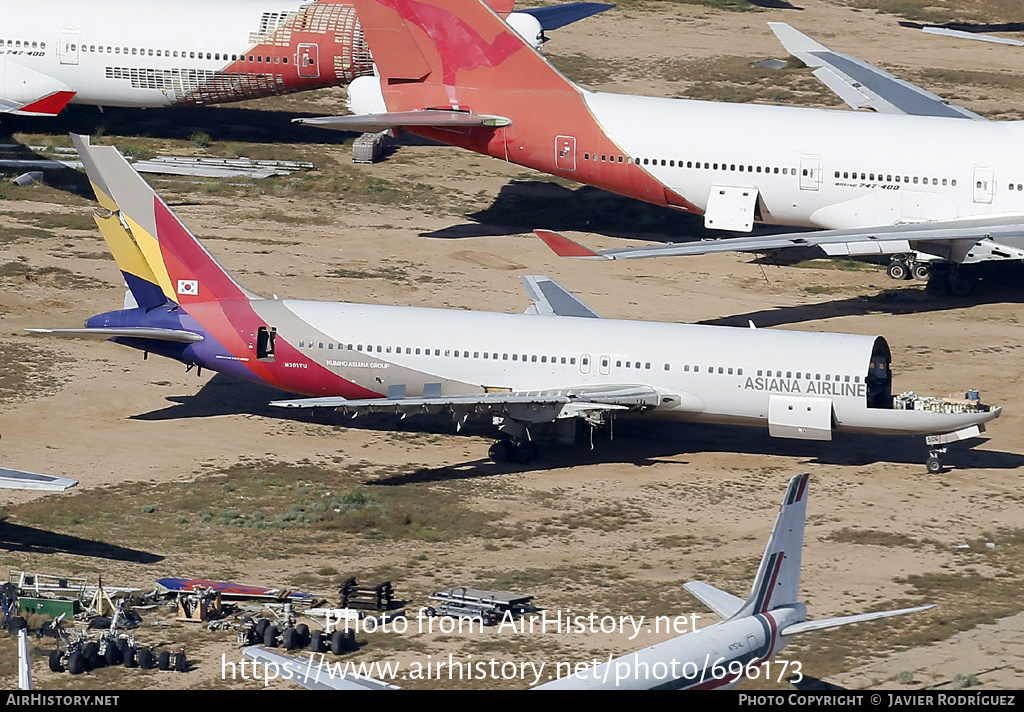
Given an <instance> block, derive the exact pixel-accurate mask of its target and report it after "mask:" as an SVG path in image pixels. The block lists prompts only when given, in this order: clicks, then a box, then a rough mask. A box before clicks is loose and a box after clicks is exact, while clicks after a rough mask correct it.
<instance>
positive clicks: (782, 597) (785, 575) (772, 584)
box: [733, 474, 810, 618]
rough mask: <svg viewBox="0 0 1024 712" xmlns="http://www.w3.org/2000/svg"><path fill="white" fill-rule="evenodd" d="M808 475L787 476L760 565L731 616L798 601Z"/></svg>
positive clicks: (770, 608)
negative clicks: (748, 593)
mask: <svg viewBox="0 0 1024 712" xmlns="http://www.w3.org/2000/svg"><path fill="white" fill-rule="evenodd" d="M809 479H810V475H806V474H805V475H797V476H796V477H794V478H793V479H792V480H790V482H789V488H788V489H787V490H786V498H785V499H784V500H783V501H782V508H781V509H780V510H779V516H778V517H777V518H776V520H775V528H774V529H772V535H771V538H770V539H769V540H768V546H767V547H766V548H765V550H764V556H763V557H762V559H761V565H760V566H759V567H758V569H757V577H756V578H755V579H754V585H753V587H751V589H750V597H749V598H748V599H747V601H746V603H744V604H743V607H742V608H740V610H739V611H737V612H736V614H735V615H734V616H733V617H734V618H740V617H743V616H754V615H757V614H759V613H766V612H768V611H771V610H773V609H775V608H779V607H781V606H789V605H792V604H794V603H797V602H799V594H800V590H799V589H800V565H801V554H802V553H803V550H804V525H805V522H806V520H807V481H808V480H809Z"/></svg>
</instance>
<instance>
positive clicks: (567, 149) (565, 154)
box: [555, 136, 576, 171]
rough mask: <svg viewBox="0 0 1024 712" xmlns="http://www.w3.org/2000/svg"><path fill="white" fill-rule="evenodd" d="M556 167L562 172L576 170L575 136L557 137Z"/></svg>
mask: <svg viewBox="0 0 1024 712" xmlns="http://www.w3.org/2000/svg"><path fill="white" fill-rule="evenodd" d="M555 167H556V168H558V170H560V171H574V170H576V137H575V136H555Z"/></svg>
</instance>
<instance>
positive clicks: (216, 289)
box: [72, 135, 256, 307]
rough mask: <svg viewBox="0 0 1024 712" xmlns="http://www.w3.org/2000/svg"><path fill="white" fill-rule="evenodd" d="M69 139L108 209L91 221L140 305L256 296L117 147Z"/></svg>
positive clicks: (102, 203) (86, 138) (76, 138)
mask: <svg viewBox="0 0 1024 712" xmlns="http://www.w3.org/2000/svg"><path fill="white" fill-rule="evenodd" d="M72 140H73V141H74V144H75V148H76V149H78V153H79V155H80V156H81V157H82V163H83V164H84V166H85V170H86V173H87V174H88V175H89V181H90V182H91V183H92V185H93V188H94V190H95V191H96V195H97V198H98V199H99V201H100V204H101V205H102V206H103V207H104V208H106V209H107V210H109V211H111V213H112V214H111V215H110V216H108V217H97V220H96V222H97V224H98V225H99V226H100V230H101V231H102V232H103V236H104V238H106V240H107V243H108V245H110V248H111V251H112V253H113V255H114V258H115V259H116V260H117V263H118V266H119V267H120V268H121V271H122V273H124V274H125V279H126V281H127V282H128V286H129V288H130V289H131V290H132V294H133V295H134V296H135V299H136V301H137V302H138V304H139V306H140V307H146V306H155V304H154V302H157V300H159V303H164V302H165V301H167V300H169V301H171V302H174V303H176V304H181V305H183V306H184V305H187V304H192V303H195V302H209V301H219V300H223V299H251V298H255V297H256V295H254V294H252V293H251V292H249V291H247V290H246V289H244V288H243V287H242V286H241V285H239V284H238V283H237V282H235V280H234V279H233V278H232V277H231V276H230V275H229V274H228V273H227V271H226V270H225V269H224V268H223V267H221V266H220V264H219V263H218V262H217V261H216V260H215V259H214V258H213V256H212V255H210V253H209V252H207V251H206V248H204V247H203V246H202V245H201V244H200V243H199V241H198V240H197V239H196V236H195V235H193V234H192V232H191V231H190V230H189V229H188V228H187V227H185V224H184V223H183V222H182V221H181V220H180V219H179V218H178V216H177V215H175V214H174V213H173V212H172V211H171V209H170V208H169V207H168V206H167V204H166V203H165V202H164V201H163V199H162V198H161V197H160V196H159V195H157V194H156V192H155V191H154V190H153V189H152V188H151V187H150V186H149V184H148V183H146V181H145V180H143V178H142V176H140V175H139V174H138V173H137V172H136V171H135V169H134V168H132V166H131V165H130V164H129V163H128V161H127V160H125V158H124V156H122V155H121V154H120V153H119V152H118V150H117V149H116V148H114V147H113V146H93V145H91V143H90V141H89V137H87V136H77V135H73V136H72ZM154 285H155V287H157V288H158V289H159V293H157V291H156V289H153V286H154ZM161 295H162V297H163V299H161V298H160V296H161Z"/></svg>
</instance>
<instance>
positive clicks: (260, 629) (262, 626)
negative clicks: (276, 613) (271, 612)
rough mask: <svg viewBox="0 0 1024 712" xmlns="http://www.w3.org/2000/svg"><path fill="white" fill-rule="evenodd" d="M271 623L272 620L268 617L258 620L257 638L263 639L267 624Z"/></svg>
mask: <svg viewBox="0 0 1024 712" xmlns="http://www.w3.org/2000/svg"><path fill="white" fill-rule="evenodd" d="M269 625H270V621H268V620H267V619H266V618H260V619H259V620H258V621H256V640H263V634H264V633H265V632H266V630H267V626H269Z"/></svg>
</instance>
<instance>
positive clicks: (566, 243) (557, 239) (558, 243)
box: [533, 230, 614, 259]
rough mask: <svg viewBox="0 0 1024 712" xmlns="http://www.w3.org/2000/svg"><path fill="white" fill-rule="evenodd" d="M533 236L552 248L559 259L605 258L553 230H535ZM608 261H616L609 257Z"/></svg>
mask: <svg viewBox="0 0 1024 712" xmlns="http://www.w3.org/2000/svg"><path fill="white" fill-rule="evenodd" d="M533 234H534V235H536V236H537V237H539V238H540V239H541V240H543V241H544V244H545V245H547V246H548V247H550V248H551V251H552V252H554V253H555V254H556V255H558V256H559V257H604V255H602V254H601V253H599V252H594V251H593V250H591V249H590V248H589V247H584V246H583V245H581V244H580V243H578V242H575V241H573V240H570V239H569V238H568V237H566V236H565V235H562V234H561V233H557V232H554V231H552V230H534V231H533ZM608 259H614V258H613V257H609V258H608Z"/></svg>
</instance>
